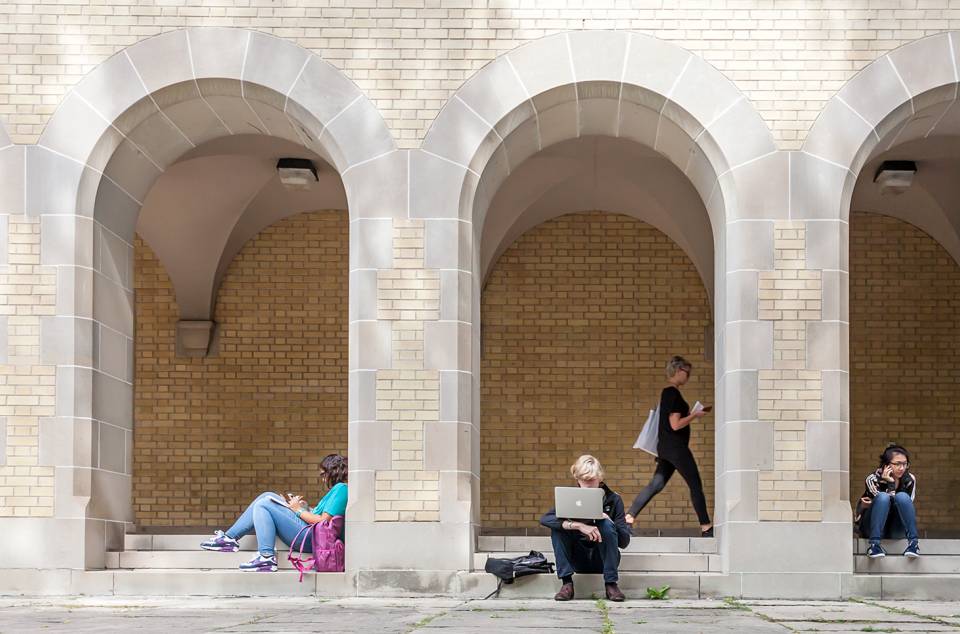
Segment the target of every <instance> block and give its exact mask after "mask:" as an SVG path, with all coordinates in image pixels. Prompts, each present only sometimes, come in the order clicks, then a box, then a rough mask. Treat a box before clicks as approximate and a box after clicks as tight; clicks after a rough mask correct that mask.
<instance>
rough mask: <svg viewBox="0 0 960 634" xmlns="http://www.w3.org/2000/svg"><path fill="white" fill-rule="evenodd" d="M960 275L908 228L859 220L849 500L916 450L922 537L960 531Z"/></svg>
mask: <svg viewBox="0 0 960 634" xmlns="http://www.w3.org/2000/svg"><path fill="white" fill-rule="evenodd" d="M957 333H960V267H958V266H957V264H956V262H954V260H953V259H952V258H951V257H950V256H949V255H948V254H947V252H946V251H944V250H943V248H942V247H941V246H940V245H939V244H937V243H936V242H935V241H934V240H933V238H931V237H930V236H928V235H926V234H924V233H923V232H922V231H920V230H919V229H917V228H916V227H913V226H912V225H909V224H907V223H905V222H902V221H900V220H896V219H893V218H889V217H886V216H879V215H875V214H867V213H854V214H853V215H852V218H851V222H850V415H851V422H852V425H851V431H850V436H851V437H850V446H851V456H850V495H851V496H852V501H854V502H855V501H856V499H857V498H858V497H859V496H860V494H861V493H862V492H863V488H864V485H863V480H864V478H865V477H866V476H867V474H868V473H870V472H871V471H872V470H874V469H875V468H876V467H877V457H878V456H879V454H880V452H881V451H882V450H883V449H884V447H886V445H887V443H889V442H899V443H902V444H904V445H905V446H906V447H907V448H908V449H909V450H910V451H911V460H912V466H911V469H912V470H913V471H914V472H915V473H916V474H917V513H918V523H919V525H920V528H921V529H931V530H952V531H954V532H955V531H956V529H957V525H958V523H960V496H958V495H957V490H958V487H960V470H958V469H957V453H958V451H960V358H958V356H957V341H958V340H957Z"/></svg>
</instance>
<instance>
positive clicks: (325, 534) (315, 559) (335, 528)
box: [287, 515, 343, 583]
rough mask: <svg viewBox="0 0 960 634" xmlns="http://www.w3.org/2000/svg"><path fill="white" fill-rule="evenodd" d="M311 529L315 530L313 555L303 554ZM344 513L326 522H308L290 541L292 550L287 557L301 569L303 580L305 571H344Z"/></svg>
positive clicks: (294, 565) (301, 579) (295, 566)
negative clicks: (342, 535)
mask: <svg viewBox="0 0 960 634" xmlns="http://www.w3.org/2000/svg"><path fill="white" fill-rule="evenodd" d="M309 531H313V539H312V540H311V542H312V544H313V556H312V557H309V556H308V557H304V556H303V546H304V544H305V543H306V542H307V535H309V534H310V532H309ZM342 532H343V515H335V516H334V517H331V518H330V519H329V520H327V521H325V522H317V523H316V524H307V525H306V526H304V527H303V528H301V529H300V532H299V533H297V536H296V537H294V538H293V541H292V542H290V552H289V554H288V555H287V559H289V560H290V563H291V564H293V567H294V568H296V569H297V570H299V571H300V581H301V583H302V582H303V573H305V572H310V571H313V572H343V540H342V539H340V534H341V533H342ZM301 535H302V536H303V537H302V538H301ZM298 539H299V540H300V551H299V552H298V553H297V554H294V552H293V551H294V549H295V548H296V547H297V540H298Z"/></svg>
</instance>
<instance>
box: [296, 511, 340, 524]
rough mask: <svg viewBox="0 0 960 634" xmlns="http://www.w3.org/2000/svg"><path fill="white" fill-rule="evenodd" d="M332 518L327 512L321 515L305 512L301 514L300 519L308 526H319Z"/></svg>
mask: <svg viewBox="0 0 960 634" xmlns="http://www.w3.org/2000/svg"><path fill="white" fill-rule="evenodd" d="M331 517H333V516H332V515H330V514H329V513H327V512H323V513H321V514H320V515H314V514H313V513H311V512H309V511H304V512H303V513H301V514H300V519H302V520H303V521H304V522H306V523H307V524H319V523H320V522H326V521H327V520H329V519H330V518H331Z"/></svg>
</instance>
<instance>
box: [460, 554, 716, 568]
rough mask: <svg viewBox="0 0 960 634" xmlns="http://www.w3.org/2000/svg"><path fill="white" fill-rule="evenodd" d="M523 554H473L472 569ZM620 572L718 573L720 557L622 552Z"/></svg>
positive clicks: (548, 557)
mask: <svg viewBox="0 0 960 634" xmlns="http://www.w3.org/2000/svg"><path fill="white" fill-rule="evenodd" d="M529 552H530V551H529V550H526V551H523V552H486V553H475V554H474V556H473V567H474V569H475V570H483V569H484V566H485V565H486V562H487V559H488V558H490V557H493V558H507V559H509V558H511V557H519V556H522V555H526V554H527V553H529ZM541 552H543V554H544V555H545V556H546V558H547V559H548V560H549V561H553V562H555V561H556V557H554V554H553V553H552V552H551V551H545V552H544V551H541ZM620 571H621V572H719V571H720V556H719V555H707V554H702V553H634V552H624V553H622V555H621V559H620Z"/></svg>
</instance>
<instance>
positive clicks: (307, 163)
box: [277, 158, 320, 189]
mask: <svg viewBox="0 0 960 634" xmlns="http://www.w3.org/2000/svg"><path fill="white" fill-rule="evenodd" d="M277 173H278V174H280V182H281V183H283V186H284V187H286V188H287V189H310V186H311V185H313V184H314V183H316V182H317V181H319V180H320V178H319V177H318V176H317V168H316V167H314V166H313V161H311V160H310V159H303V158H282V159H280V160H279V161H277Z"/></svg>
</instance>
